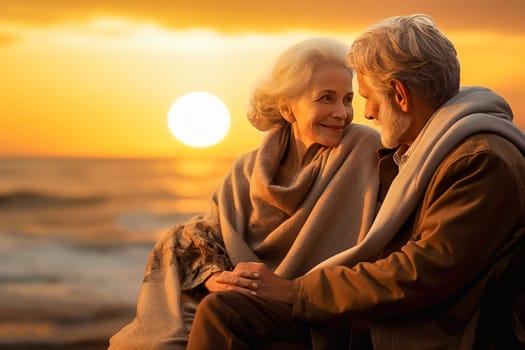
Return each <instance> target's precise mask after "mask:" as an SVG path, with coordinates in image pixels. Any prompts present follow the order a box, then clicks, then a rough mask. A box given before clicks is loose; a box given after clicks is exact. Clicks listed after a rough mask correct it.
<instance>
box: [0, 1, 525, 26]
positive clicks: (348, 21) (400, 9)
mask: <svg viewBox="0 0 525 350" xmlns="http://www.w3.org/2000/svg"><path fill="white" fill-rule="evenodd" d="M522 7H523V6H522V0H505V1H494V0H473V1H456V0H441V1H431V0H404V1H397V2H394V1H391V0H353V1H344V0H337V1H324V2H319V1H318V0H316V1H311V0H289V1H282V0H266V1H257V2H252V1H245V0H242V1H241V0H229V1H226V0H222V1H221V0H204V1H198V0H195V1H191V2H190V1H184V2H182V1H172V0H150V1H147V2H146V1H138V0H137V1H122V0H76V1H70V0H46V1H41V0H17V1H10V0H0V13H2V17H3V18H4V20H11V21H23V22H31V23H37V24H41V25H46V24H51V23H56V22H60V21H75V20H79V19H89V18H91V17H97V16H117V17H128V18H132V19H136V20H144V21H151V22H156V23H159V24H161V25H163V26H166V27H170V28H191V27H201V28H202V27H204V28H214V29H216V30H220V31H226V32H234V31H265V32H278V31H285V30H294V29H306V30H317V31H336V32H349V31H356V30H357V31H360V30H362V29H363V28H364V27H366V26H368V25H370V24H372V23H374V22H376V21H378V20H381V19H382V18H385V17H388V16H392V15H399V14H409V13H416V12H419V13H428V14H430V15H431V16H433V17H434V18H435V19H436V21H437V22H438V25H439V26H440V27H441V28H442V29H445V30H457V29H465V28H468V29H469V30H476V29H484V30H489V31H500V32H501V31H504V32H523V31H525V25H524V22H523V19H522V18H521V14H522V12H523V11H522Z"/></svg>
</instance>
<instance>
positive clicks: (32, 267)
mask: <svg viewBox="0 0 525 350" xmlns="http://www.w3.org/2000/svg"><path fill="white" fill-rule="evenodd" d="M231 164H232V159H216V158H215V159H182V158H181V159H132V160H129V159H0V346H3V347H6V346H7V347H8V346H12V345H13V344H15V345H16V344H26V343H27V344H33V348H35V346H36V347H37V348H38V345H39V344H42V345H45V344H56V345H61V344H67V343H74V342H89V341H94V340H102V341H104V339H107V337H109V336H110V335H111V334H113V333H114V332H115V331H116V330H117V329H119V328H120V327H121V326H122V325H124V324H125V323H126V322H128V321H129V320H130V319H131V318H132V317H133V314H134V311H135V306H136V301H137V296H138V291H139V287H140V283H141V280H142V277H143V272H144V269H145V266H146V262H147V258H148V254H149V252H150V250H151V248H152V247H153V245H154V243H155V241H156V240H157V238H158V237H159V236H160V234H161V233H162V232H164V231H165V230H166V229H168V228H169V227H170V226H172V225H174V224H176V223H181V222H184V221H185V220H187V219H189V218H190V217H191V216H193V215H196V214H200V213H202V212H205V211H206V210H207V209H208V206H209V197H210V195H211V194H212V193H213V191H214V190H215V189H216V188H217V186H218V185H219V184H220V182H221V180H222V179H223V177H224V176H225V175H226V173H227V171H228V169H229V167H230V166H231Z"/></svg>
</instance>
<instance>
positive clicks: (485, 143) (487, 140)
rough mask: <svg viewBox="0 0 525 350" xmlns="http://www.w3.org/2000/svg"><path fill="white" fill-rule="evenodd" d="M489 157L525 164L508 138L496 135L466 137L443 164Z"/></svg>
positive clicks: (486, 134) (481, 134) (485, 134)
mask: <svg viewBox="0 0 525 350" xmlns="http://www.w3.org/2000/svg"><path fill="white" fill-rule="evenodd" d="M477 155H487V156H491V157H497V158H502V159H517V160H520V161H523V162H525V158H524V157H523V155H522V154H521V152H520V151H519V149H518V148H517V147H516V146H515V145H514V144H513V143H512V142H510V141H509V140H507V139H506V138H504V137H502V136H500V135H497V134H494V133H477V134H473V135H471V136H468V137H466V138H465V139H464V140H463V141H462V142H460V143H459V144H458V145H457V146H456V147H454V148H453V149H452V151H451V152H450V153H449V154H448V155H447V157H445V159H444V161H443V163H445V164H447V163H455V162H457V161H458V160H460V159H462V158H470V157H474V156H477Z"/></svg>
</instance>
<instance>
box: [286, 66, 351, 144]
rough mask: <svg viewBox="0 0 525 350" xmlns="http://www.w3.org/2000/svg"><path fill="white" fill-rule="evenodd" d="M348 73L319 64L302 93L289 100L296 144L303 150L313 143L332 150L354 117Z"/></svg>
mask: <svg viewBox="0 0 525 350" xmlns="http://www.w3.org/2000/svg"><path fill="white" fill-rule="evenodd" d="M353 96H354V93H353V89H352V73H351V72H350V71H349V70H348V68H346V67H343V66H341V65H335V64H323V65H321V66H319V67H317V69H316V70H315V72H314V73H313V75H312V79H311V81H310V84H309V85H308V87H307V89H306V91H305V92H304V93H303V94H301V95H300V96H299V97H297V98H296V99H294V100H293V101H291V103H290V112H291V116H289V117H288V118H286V119H289V118H290V117H291V118H290V120H288V121H289V122H291V124H292V128H293V133H294V136H295V138H296V142H297V141H299V142H300V143H302V144H303V146H304V147H305V148H308V147H310V146H311V145H313V144H320V145H323V146H326V147H335V146H337V145H338V144H339V143H340V142H341V138H342V136H343V132H344V129H345V127H346V126H347V125H348V124H350V122H351V121H352V119H353V116H354V110H353V107H352V99H353Z"/></svg>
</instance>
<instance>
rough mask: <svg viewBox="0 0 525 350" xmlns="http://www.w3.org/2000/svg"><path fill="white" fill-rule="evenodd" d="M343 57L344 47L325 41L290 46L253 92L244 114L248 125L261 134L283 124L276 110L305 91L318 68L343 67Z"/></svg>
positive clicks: (309, 41)
mask: <svg viewBox="0 0 525 350" xmlns="http://www.w3.org/2000/svg"><path fill="white" fill-rule="evenodd" d="M347 54H348V46H346V45H344V44H342V43H341V42H339V41H337V40H334V39H329V38H314V39H308V40H305V41H302V42H300V43H298V44H295V45H294V46H292V47H290V48H289V49H288V50H286V51H285V52H284V53H283V54H282V55H281V56H280V57H279V58H278V59H277V61H276V63H275V65H274V67H273V70H272V71H271V72H270V74H269V76H268V77H267V78H266V79H264V80H262V81H261V82H260V83H259V85H258V86H256V88H255V89H254V91H253V94H252V97H251V100H250V106H249V109H248V113H247V117H248V120H249V121H250V123H251V124H252V125H253V126H254V127H256V128H257V129H259V130H261V131H265V130H268V129H270V128H272V127H273V126H275V125H278V124H284V123H286V121H285V120H284V118H283V117H282V115H281V112H280V108H279V107H280V106H282V104H283V103H286V102H287V101H288V100H290V99H293V98H295V97H298V96H299V95H301V94H302V93H303V92H304V91H305V90H306V88H307V87H308V84H309V83H310V80H311V78H312V75H313V73H314V71H315V70H316V68H317V67H318V66H319V65H322V64H337V65H341V66H342V67H345V59H346V56H347ZM349 72H351V70H350V69H349Z"/></svg>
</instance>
